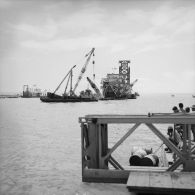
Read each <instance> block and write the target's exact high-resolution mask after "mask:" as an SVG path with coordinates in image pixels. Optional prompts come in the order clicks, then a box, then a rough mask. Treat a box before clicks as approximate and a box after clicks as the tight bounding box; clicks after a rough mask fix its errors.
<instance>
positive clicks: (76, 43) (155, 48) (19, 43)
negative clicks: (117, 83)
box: [0, 0, 195, 94]
mask: <svg viewBox="0 0 195 195" xmlns="http://www.w3.org/2000/svg"><path fill="white" fill-rule="evenodd" d="M92 47H94V48H95V57H94V60H95V66H94V67H93V65H92V63H91V62H90V63H89V65H88V68H87V71H86V73H85V74H84V77H83V79H82V81H81V83H80V84H79V87H78V89H77V91H80V90H83V89H84V88H87V87H89V84H88V82H87V80H86V77H87V76H89V77H90V78H92V74H93V72H95V74H96V79H95V82H96V84H97V85H98V86H100V82H101V78H103V77H105V76H106V74H107V73H117V70H115V69H114V68H117V69H118V67H119V60H130V61H131V63H130V67H131V82H133V81H134V80H135V79H138V82H137V83H136V84H135V85H134V87H133V89H134V91H137V92H138V93H140V94H142V93H193V94H194V93H195V55H194V54H195V1H193V0H177V1H176V0H164V1H160V0H129V1H128V0H120V1H119V0H118V1H116V0H115V1H114V0H0V92H22V87H23V85H25V84H28V85H29V86H32V85H34V84H36V85H37V86H38V87H39V88H41V89H46V90H51V91H54V90H55V88H56V87H57V86H58V84H59V83H60V82H61V80H62V79H63V77H64V76H65V75H66V74H67V72H68V71H69V69H70V68H71V67H72V66H73V65H76V68H75V69H74V72H73V85H74V84H75V83H76V80H77V78H78V76H79V73H80V71H81V68H82V66H83V65H84V63H85V60H86V58H85V54H86V53H88V52H89V51H90V50H91V48H92ZM63 89H64V86H62V91H63Z"/></svg>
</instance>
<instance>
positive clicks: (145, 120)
mask: <svg viewBox="0 0 195 195" xmlns="http://www.w3.org/2000/svg"><path fill="white" fill-rule="evenodd" d="M79 122H80V123H81V150H82V180H83V181H85V182H113V183H125V182H126V180H127V178H128V174H129V172H130V170H125V169H124V168H123V166H122V165H121V164H120V163H119V162H117V161H116V160H115V159H114V158H113V156H112V153H113V152H114V151H115V150H116V149H117V148H118V147H119V146H120V145H121V143H123V141H125V140H126V139H127V138H128V137H129V136H130V135H131V134H132V133H133V132H134V131H135V130H136V129H137V128H138V127H139V126H140V125H141V124H145V125H146V126H147V127H148V128H149V129H150V130H151V131H152V132H153V133H154V134H155V135H156V136H158V137H159V138H160V139H161V140H162V142H163V143H164V144H165V145H166V146H168V147H169V148H170V149H171V150H172V151H173V152H174V153H175V155H176V156H177V159H176V161H175V162H174V163H173V164H172V165H171V166H169V167H166V168H165V169H163V170H164V171H175V170H176V169H177V168H178V167H180V168H181V167H182V171H193V172H194V171H195V155H194V153H195V146H193V143H192V142H191V137H187V134H188V135H190V134H191V132H190V131H191V125H192V124H195V114H177V115H175V114H170V113H164V114H163V113H161V114H160V113H158V114H157V113H156V114H148V115H86V116H85V117H80V118H79ZM122 123H126V124H133V126H132V127H131V128H129V129H128V131H127V132H126V133H125V134H124V135H123V136H122V137H121V138H120V139H119V141H117V142H116V143H115V145H114V146H113V147H112V148H108V124H122ZM177 123H179V124H183V126H184V130H183V148H182V150H180V149H179V148H177V147H176V146H175V145H174V144H173V143H172V142H171V141H170V140H169V139H168V138H167V137H166V136H165V135H164V134H163V133H162V132H161V130H159V129H158V128H157V127H156V126H155V125H154V124H177ZM187 126H188V128H187ZM187 131H189V132H188V133H187ZM109 163H110V164H111V165H112V166H113V167H114V168H115V170H110V169H109ZM159 169H162V167H161V168H159ZM147 170H148V171H152V170H154V171H155V170H156V168H149V167H147Z"/></svg>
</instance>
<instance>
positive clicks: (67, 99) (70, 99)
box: [40, 96, 98, 103]
mask: <svg viewBox="0 0 195 195" xmlns="http://www.w3.org/2000/svg"><path fill="white" fill-rule="evenodd" d="M40 100H41V101H42V102H64V103H66V102H67V103H68V102H96V101H98V100H97V99H95V98H83V97H70V96H68V97H53V98H52V97H47V96H43V97H40Z"/></svg>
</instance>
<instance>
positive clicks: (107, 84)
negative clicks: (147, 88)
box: [87, 60, 139, 100]
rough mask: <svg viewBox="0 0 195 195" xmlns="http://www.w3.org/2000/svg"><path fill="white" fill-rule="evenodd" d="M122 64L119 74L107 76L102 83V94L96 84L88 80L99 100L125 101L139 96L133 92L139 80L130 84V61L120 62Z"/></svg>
mask: <svg viewBox="0 0 195 195" xmlns="http://www.w3.org/2000/svg"><path fill="white" fill-rule="evenodd" d="M119 63H120V64H121V65H120V67H119V73H118V74H114V73H112V74H107V77H106V78H103V79H102V81H101V84H102V85H101V89H102V93H101V92H100V90H99V89H98V87H97V86H96V85H95V83H94V82H93V81H92V80H91V79H89V78H87V80H88V81H89V83H90V85H91V87H92V88H93V89H94V91H95V92H96V94H97V96H98V98H99V100H123V99H136V98H137V96H139V94H138V93H137V92H133V89H132V88H133V86H134V84H135V83H136V82H137V81H138V80H137V79H136V80H135V81H134V82H132V83H130V67H129V65H128V64H129V63H130V61H129V60H121V61H119Z"/></svg>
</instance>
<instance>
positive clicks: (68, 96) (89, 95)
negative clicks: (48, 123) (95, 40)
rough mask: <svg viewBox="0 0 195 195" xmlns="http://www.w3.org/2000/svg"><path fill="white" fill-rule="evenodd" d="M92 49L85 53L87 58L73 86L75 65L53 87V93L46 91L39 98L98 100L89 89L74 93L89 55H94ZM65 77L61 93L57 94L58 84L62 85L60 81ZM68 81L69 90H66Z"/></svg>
mask: <svg viewBox="0 0 195 195" xmlns="http://www.w3.org/2000/svg"><path fill="white" fill-rule="evenodd" d="M94 50H95V48H92V50H91V51H90V52H89V53H88V54H87V55H86V57H87V60H86V62H85V64H84V66H83V68H82V69H81V73H80V75H79V77H78V79H77V82H76V84H75V86H74V88H73V87H72V77H73V69H74V68H75V67H76V65H74V66H73V67H72V68H71V69H70V70H69V72H68V73H67V74H66V76H65V77H64V78H63V80H62V81H61V83H60V84H59V85H58V87H57V88H56V89H55V91H54V92H53V93H51V92H48V93H47V96H42V97H40V100H41V101H42V102H93V101H98V99H97V98H96V97H95V96H94V95H93V94H92V92H91V91H90V90H85V91H82V92H81V93H80V95H79V96H78V95H76V94H75V90H76V88H77V87H78V84H79V82H80V81H81V79H82V77H83V74H84V73H85V71H86V68H87V65H88V64H89V61H90V59H91V56H92V55H93V56H94ZM67 77H68V80H67V83H66V87H65V91H64V93H63V95H57V94H56V92H57V90H58V89H59V88H60V86H61V85H62V83H63V82H64V81H65V79H66V78H67ZM69 82H70V90H69V91H68V92H67V88H68V84H69Z"/></svg>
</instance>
